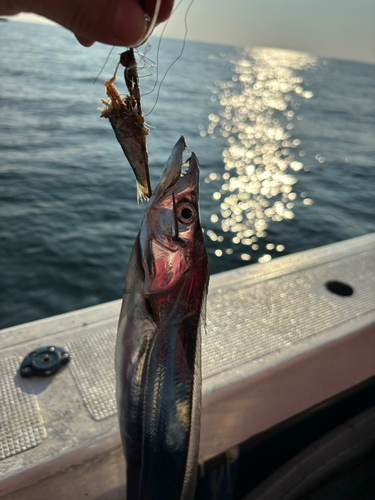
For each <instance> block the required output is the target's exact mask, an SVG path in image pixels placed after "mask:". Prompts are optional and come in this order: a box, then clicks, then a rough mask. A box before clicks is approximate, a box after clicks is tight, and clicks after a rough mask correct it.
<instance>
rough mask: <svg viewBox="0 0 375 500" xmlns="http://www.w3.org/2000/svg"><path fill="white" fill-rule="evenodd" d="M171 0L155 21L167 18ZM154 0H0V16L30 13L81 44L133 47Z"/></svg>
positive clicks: (144, 24) (139, 39)
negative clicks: (71, 33) (63, 28)
mask: <svg viewBox="0 0 375 500" xmlns="http://www.w3.org/2000/svg"><path fill="white" fill-rule="evenodd" d="M173 1H174V0H162V3H161V6H160V10H159V15H158V19H157V22H158V23H160V22H162V21H165V20H166V19H168V17H169V15H170V13H171V10H172V7H173ZM155 3H156V0H0V15H14V14H18V13H19V12H33V13H35V14H40V15H41V16H44V17H47V18H48V19H51V20H52V21H55V22H57V23H59V24H61V25H62V26H64V27H65V28H67V29H69V30H70V31H72V32H73V33H74V34H75V36H76V37H77V39H78V41H79V42H80V43H81V44H82V45H84V46H85V47H90V46H91V45H93V43H95V42H96V41H97V42H102V43H106V44H109V45H120V46H127V47H131V46H136V45H138V43H139V42H141V41H142V38H143V36H144V35H145V33H146V30H147V23H146V19H145V14H147V15H148V16H149V17H150V18H152V16H153V13H154V9H155Z"/></svg>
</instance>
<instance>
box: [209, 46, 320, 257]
mask: <svg viewBox="0 0 375 500" xmlns="http://www.w3.org/2000/svg"><path fill="white" fill-rule="evenodd" d="M231 63H232V66H233V76H232V79H231V80H230V81H223V82H215V86H214V87H213V88H212V94H213V98H212V100H213V101H214V100H216V99H218V100H219V102H220V105H221V106H222V110H221V111H220V113H219V115H215V114H210V115H209V116H208V121H209V125H208V128H207V129H206V130H202V131H201V136H205V135H207V134H209V135H211V136H215V135H216V136H218V135H220V136H222V137H224V138H226V139H227V147H226V148H225V149H224V151H223V153H222V154H223V161H224V164H225V173H224V174H223V175H222V176H221V175H220V174H216V173H211V174H210V175H209V176H207V177H206V178H205V182H206V183H210V182H211V181H217V180H221V181H222V185H221V188H220V189H219V190H217V191H215V192H214V193H213V198H214V200H218V201H219V200H220V213H218V214H213V215H212V216H211V222H213V223H220V225H221V230H222V231H223V232H225V233H229V234H231V242H232V243H233V244H234V245H238V244H242V245H244V246H246V247H247V248H248V249H249V252H250V249H251V250H254V251H256V250H258V249H259V245H258V243H257V242H258V239H260V238H264V237H266V236H267V228H268V226H269V223H270V222H271V221H275V222H281V221H282V220H284V219H293V217H294V212H293V208H294V202H295V200H296V198H297V194H296V193H295V192H294V191H293V186H294V185H295V184H296V183H297V177H296V176H295V175H294V173H295V172H298V171H301V170H304V169H306V167H305V165H304V163H303V161H302V160H303V156H304V151H302V150H299V153H298V154H297V153H296V148H297V149H300V148H298V147H299V145H300V144H301V141H300V140H299V139H298V138H296V137H294V136H293V129H294V127H295V120H299V119H300V118H301V115H298V108H299V106H300V102H301V99H310V98H312V97H313V93H312V92H311V91H309V90H306V89H305V88H304V87H303V83H304V82H303V78H302V77H301V76H300V75H299V70H306V69H310V68H313V67H314V66H315V65H316V64H317V59H316V58H315V57H313V56H310V55H309V54H306V53H300V52H294V51H285V50H278V49H263V48H256V49H245V50H244V51H243V52H242V54H241V55H240V56H239V57H238V59H236V60H232V61H231ZM301 197H304V198H305V199H304V200H303V203H304V204H305V205H309V204H310V205H311V204H312V203H313V202H312V200H311V199H309V198H307V197H306V193H302V194H301ZM207 235H208V236H209V237H210V238H211V240H212V241H219V242H220V241H223V240H224V237H223V236H222V235H221V236H220V235H218V234H216V232H215V231H213V230H212V229H211V230H209V231H207ZM267 249H268V250H276V251H278V252H280V251H283V250H284V246H283V245H277V246H275V245H273V244H272V243H270V244H268V245H267ZM231 251H232V252H233V250H232V249H231V248H228V249H227V251H226V252H223V251H221V250H220V251H218V250H217V251H216V252H215V255H216V256H217V257H221V256H222V255H224V253H227V254H230V252H231ZM241 259H242V260H244V261H249V260H250V259H251V256H250V253H248V252H246V251H245V252H243V253H242V254H241ZM270 260H271V255H269V254H264V255H263V256H262V257H260V258H259V259H258V261H259V262H261V263H265V262H269V261H270Z"/></svg>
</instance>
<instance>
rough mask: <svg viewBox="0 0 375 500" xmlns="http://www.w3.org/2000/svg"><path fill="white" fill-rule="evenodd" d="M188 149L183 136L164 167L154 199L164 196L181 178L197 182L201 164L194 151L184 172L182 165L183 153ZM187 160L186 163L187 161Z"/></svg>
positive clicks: (191, 182)
mask: <svg viewBox="0 0 375 500" xmlns="http://www.w3.org/2000/svg"><path fill="white" fill-rule="evenodd" d="M185 150H186V143H185V139H184V137H183V136H181V137H180V138H179V140H178V141H177V142H176V144H175V146H174V148H173V150H172V153H171V155H170V157H169V158H168V161H167V163H166V165H165V167H164V170H163V173H162V174H161V177H160V179H159V182H158V183H157V185H156V188H155V190H154V192H153V195H152V197H151V198H152V201H153V200H156V199H158V198H160V197H161V196H163V195H164V194H165V193H166V192H167V191H168V190H170V189H171V188H172V187H173V186H174V185H175V184H176V183H177V182H178V181H179V180H180V179H181V180H182V179H184V181H186V182H188V183H189V184H196V183H197V182H198V178H199V164H198V159H197V157H196V156H195V154H194V153H192V154H191V157H190V158H189V159H188V160H187V162H189V167H188V169H187V171H186V172H185V173H184V174H182V166H183V165H184V162H183V159H182V155H183V153H184V151H185ZM187 162H185V163H187ZM150 201H151V200H150Z"/></svg>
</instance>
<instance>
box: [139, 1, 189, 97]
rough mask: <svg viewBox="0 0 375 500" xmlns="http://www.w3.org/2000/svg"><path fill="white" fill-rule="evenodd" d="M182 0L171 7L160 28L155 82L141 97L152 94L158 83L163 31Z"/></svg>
mask: <svg viewBox="0 0 375 500" xmlns="http://www.w3.org/2000/svg"><path fill="white" fill-rule="evenodd" d="M183 1H184V0H180V2H179V3H178V4H177V5H176V7H175V8H174V9H173V12H172V14H171V16H170V17H169V18H168V21H167V22H166V23H165V24H164V27H163V30H162V32H161V35H160V37H159V42H158V48H157V50H156V79H155V83H154V86H153V87H152V89H151V90H150V92H146V93H145V94H142V97H144V96H145V95H149V94H152V93H153V91H154V90H155V88H156V85H157V84H158V80H159V53H160V46H161V41H162V39H163V36H164V32H165V30H166V28H167V26H168V23H169V21H170V19H171V17H172V16H173V14H174V13H175V12H176V10H177V9H178V8H179V6H180V5H181V4H182V2H183Z"/></svg>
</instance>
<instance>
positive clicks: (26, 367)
mask: <svg viewBox="0 0 375 500" xmlns="http://www.w3.org/2000/svg"><path fill="white" fill-rule="evenodd" d="M22 371H23V372H26V373H27V372H29V371H31V368H29V367H28V366H25V368H22Z"/></svg>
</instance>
